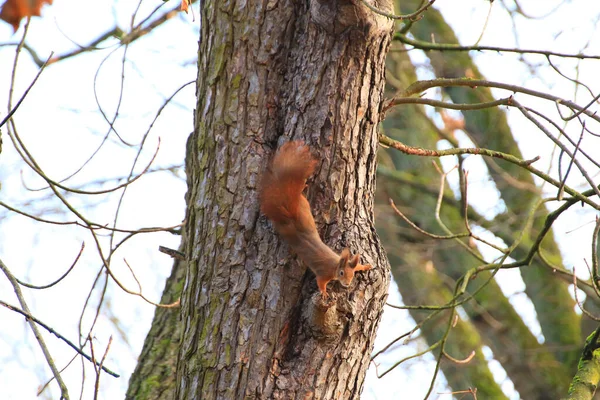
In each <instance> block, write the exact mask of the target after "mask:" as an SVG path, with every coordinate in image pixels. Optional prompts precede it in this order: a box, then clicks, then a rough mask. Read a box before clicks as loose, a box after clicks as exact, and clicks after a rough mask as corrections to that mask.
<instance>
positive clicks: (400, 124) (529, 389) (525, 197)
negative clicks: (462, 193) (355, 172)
mask: <svg viewBox="0 0 600 400" xmlns="http://www.w3.org/2000/svg"><path fill="white" fill-rule="evenodd" d="M420 4H421V3H420V2H419V1H412V2H411V1H409V2H402V3H401V5H402V7H403V12H404V13H406V12H410V11H411V10H414V9H416V8H418V6H419V5H420ZM409 32H410V33H411V34H413V35H414V36H415V37H416V38H418V39H420V40H423V41H431V40H432V39H431V38H432V37H434V38H435V40H434V41H435V42H437V43H456V42H457V41H456V37H455V36H454V33H453V32H452V30H451V29H450V27H449V26H448V25H447V24H446V23H445V21H444V20H443V19H442V17H441V15H440V14H439V13H438V12H437V11H436V10H429V11H428V12H427V13H426V14H425V17H424V18H423V20H421V21H418V22H415V23H414V24H412V25H411V26H410V30H409ZM426 55H427V56H428V57H429V58H430V60H431V65H432V67H433V70H434V72H435V74H436V75H437V76H438V77H444V78H446V77H462V76H465V75H466V74H467V71H469V73H474V74H475V75H476V76H480V74H479V72H478V71H477V69H476V67H475V66H474V65H473V63H472V61H471V59H470V58H469V56H468V53H461V52H458V53H452V52H443V53H442V52H427V53H426ZM388 68H389V69H390V72H391V73H388V83H390V84H391V85H392V86H394V89H396V90H402V89H404V88H406V86H407V85H409V84H410V83H412V82H414V81H415V80H417V78H416V76H415V74H414V72H413V66H412V64H411V62H410V60H409V59H408V57H406V56H405V54H403V52H402V50H400V51H398V52H396V51H394V52H392V53H391V54H390V57H388ZM446 91H447V93H448V95H449V96H450V98H451V99H452V100H453V101H454V102H456V103H475V102H484V101H490V100H492V96H491V93H490V92H489V91H485V90H483V91H482V90H478V91H473V90H471V89H462V88H448V89H446ZM482 92H483V93H487V97H485V98H481V93H482ZM476 96H477V97H476ZM463 114H464V116H465V122H466V131H467V132H468V133H469V134H470V135H471V136H472V137H473V138H474V140H475V142H476V145H480V146H482V147H486V148H491V149H495V150H499V151H503V152H506V153H510V154H514V155H516V156H517V157H519V156H520V151H519V149H518V147H517V145H516V142H515V141H514V138H513V137H512V134H511V132H510V129H509V127H508V125H507V123H506V117H505V115H504V113H503V112H502V111H501V110H499V109H488V110H484V111H469V112H464V113H463ZM384 127H385V133H386V134H387V135H388V136H391V137H393V138H396V139H398V140H400V141H402V142H403V143H406V144H408V145H412V146H418V147H423V148H428V149H435V148H436V143H437V141H438V140H441V139H444V138H446V139H449V140H450V141H451V142H454V140H453V138H452V136H451V133H450V135H449V134H448V133H445V134H442V132H440V131H439V130H438V129H437V128H436V127H435V124H434V122H433V121H430V120H429V118H428V117H427V115H426V114H425V111H424V110H423V109H422V108H421V107H419V106H410V105H403V106H399V107H396V109H395V110H394V111H393V112H391V113H390V114H389V115H388V116H387V118H386V121H385V123H384ZM490 129H491V130H490ZM387 153H389V155H388V154H387ZM381 156H382V159H381V161H382V165H385V166H387V168H386V167H382V168H381V169H380V178H379V179H380V186H379V187H378V191H379V192H380V194H379V195H378V198H380V199H381V205H378V208H377V209H378V210H379V211H378V214H377V215H378V218H377V221H378V225H377V226H378V228H377V229H378V232H380V234H381V235H382V238H383V239H384V244H385V246H386V249H387V250H388V254H389V256H390V259H391V260H392V261H394V262H393V264H392V265H393V269H392V272H393V274H394V279H395V281H396V282H397V284H398V286H399V288H400V291H401V293H402V296H403V299H404V301H405V302H406V303H407V304H410V305H421V304H425V305H436V304H437V305H442V304H445V301H444V300H443V299H444V298H446V301H447V299H449V298H450V294H451V290H452V288H453V285H454V284H455V280H456V279H459V278H460V277H461V276H462V275H463V274H464V273H465V272H466V271H468V270H469V269H472V268H474V267H476V266H478V265H479V264H480V262H478V261H477V260H476V259H475V258H474V257H472V256H470V255H469V254H468V252H467V251H465V250H464V249H462V248H461V247H460V246H457V245H456V242H451V241H445V242H441V241H439V240H433V239H431V238H427V237H425V236H424V235H422V234H420V233H418V232H416V231H414V230H413V229H412V228H405V229H401V230H399V229H400V228H398V227H393V226H394V225H401V226H406V225H405V224H404V222H401V219H400V218H399V217H396V218H395V220H396V222H392V221H394V216H393V215H392V214H393V213H392V212H391V210H390V209H389V208H387V209H386V206H387V197H391V198H392V199H394V200H395V201H396V203H397V205H398V206H399V207H400V208H401V209H402V210H403V212H404V213H405V215H407V216H408V217H409V218H410V219H411V220H412V221H413V222H415V223H416V224H417V225H418V226H419V227H421V228H423V229H425V230H427V231H430V232H433V233H436V234H442V235H443V234H444V232H443V231H441V230H440V229H439V224H438V223H437V221H436V220H435V218H434V217H435V216H434V210H435V203H436V199H437V195H438V186H439V180H440V179H441V176H440V175H439V174H438V173H437V172H436V171H435V169H433V168H432V167H431V159H429V160H428V159H423V158H417V157H406V156H404V155H399V154H398V153H397V152H395V151H393V150H392V151H389V152H386V153H385V154H384V153H382V154H381ZM486 161H489V160H486ZM493 167H495V168H490V174H491V176H492V178H493V179H494V181H495V182H496V184H497V187H498V189H499V190H500V192H501V195H502V198H503V200H504V201H505V203H506V205H507V208H508V209H509V210H508V211H507V212H505V213H504V214H501V215H499V216H498V217H497V219H496V221H495V222H493V223H490V222H489V221H486V220H485V219H483V218H481V217H479V216H477V214H476V213H475V212H474V211H472V210H470V209H469V218H470V221H471V222H472V223H474V224H479V225H481V226H483V227H485V228H486V229H489V230H490V231H492V232H494V233H495V234H496V235H497V236H498V237H500V238H501V239H503V240H504V241H505V242H506V243H509V244H510V243H511V242H512V240H514V237H515V235H516V232H518V231H519V228H520V227H521V226H520V225H521V224H522V221H523V219H524V217H525V215H526V214H527V213H528V212H529V208H530V207H531V205H532V204H533V203H534V202H535V201H537V200H538V199H539V193H538V191H537V190H533V191H526V192H525V193H523V190H522V188H515V187H514V186H512V185H510V184H507V182H506V179H505V177H506V175H510V176H511V177H513V178H516V179H518V180H519V181H522V182H525V183H526V184H527V185H528V186H529V187H532V188H534V187H535V186H534V184H533V179H532V178H531V176H530V175H529V173H528V172H527V171H524V170H522V169H520V168H517V167H515V166H513V165H508V163H504V164H502V165H501V166H499V167H500V168H502V169H503V172H502V171H500V170H499V168H497V166H496V165H494V166H493ZM460 203H461V201H460V199H459V200H458V201H457V200H454V199H453V195H452V193H451V192H450V191H449V190H447V192H446V193H445V200H444V206H443V207H442V209H441V212H440V217H441V219H442V220H443V221H444V223H445V224H446V225H447V226H448V227H449V228H450V229H451V230H452V231H453V232H464V231H465V228H464V216H463V215H462V214H463V206H462V205H461V204H460ZM546 216H547V213H543V212H541V213H540V212H538V214H536V218H535V221H534V225H533V230H532V232H529V233H528V235H527V238H526V240H524V242H523V243H522V244H521V245H520V246H519V247H518V248H517V250H516V251H515V252H513V254H514V255H515V258H517V259H518V258H520V257H523V256H524V255H525V254H526V252H527V251H528V249H529V246H530V245H531V240H532V239H530V238H534V237H535V235H536V234H537V232H538V231H539V230H540V229H541V227H542V226H543V223H544V220H545V217H546ZM551 239H552V237H551V236H550V237H549V238H547V239H546V240H545V241H544V246H543V249H544V251H545V254H546V255H547V256H548V257H549V258H550V259H552V261H553V262H554V263H555V265H561V261H560V253H559V252H558V249H557V247H556V244H555V243H554V242H553V241H552V240H551ZM399 243H401V245H400V244H399ZM522 270H523V271H522V275H523V279H524V281H525V283H526V285H527V291H526V292H527V294H528V295H529V296H530V298H532V300H533V303H534V305H535V306H536V310H538V317H539V319H540V323H541V325H542V329H543V331H544V335H545V337H546V343H545V344H544V345H541V344H540V343H539V342H538V341H537V339H536V338H535V337H534V336H533V335H532V334H531V332H530V330H529V329H528V328H527V326H526V325H525V324H524V322H523V321H522V319H521V318H520V317H519V315H518V314H517V313H516V312H515V310H514V309H513V307H512V305H511V304H510V303H509V302H508V299H506V297H505V296H504V295H503V293H502V292H501V291H500V288H499V287H498V286H497V284H496V283H495V281H494V280H492V281H490V282H489V284H488V285H487V286H486V288H485V289H484V290H482V291H480V292H478V293H477V295H476V296H475V301H471V302H469V303H467V304H465V305H464V309H465V311H467V313H468V315H469V321H459V325H460V324H468V325H472V327H474V328H475V330H473V329H472V328H460V326H457V327H456V328H454V329H457V330H459V331H460V332H461V333H462V334H461V335H455V336H450V337H449V339H448V343H447V348H448V349H450V348H454V349H458V350H457V351H458V352H459V353H460V352H462V354H452V356H454V357H456V358H459V359H460V358H464V357H466V356H467V355H468V351H467V349H468V347H469V346H470V347H471V350H473V351H475V352H476V353H475V357H474V358H473V360H471V362H470V363H469V364H471V365H469V364H467V365H464V364H461V365H458V364H456V363H452V362H447V360H445V361H444V362H443V363H442V364H441V367H442V370H443V371H444V374H445V375H446V378H447V379H448V382H449V385H450V386H451V387H452V388H453V389H454V390H464V389H466V388H468V387H477V388H478V389H479V390H480V391H481V389H483V388H485V390H495V385H492V386H490V385H489V379H488V374H489V371H486V368H485V366H484V365H482V361H481V356H480V353H479V347H480V346H481V345H482V344H485V345H487V346H489V347H490V348H491V349H492V351H493V353H494V357H495V358H496V359H497V360H498V361H500V362H501V364H502V365H503V367H504V368H505V370H506V371H507V373H508V377H509V379H511V380H512V382H513V383H514V385H515V389H516V390H517V391H519V393H520V395H521V397H522V398H528V399H529V398H532V399H534V398H535V399H554V398H559V397H561V396H563V395H564V394H565V393H566V390H567V388H568V384H569V381H570V378H571V376H572V374H573V372H574V370H573V367H574V366H575V362H576V360H577V355H578V349H579V347H578V346H579V344H580V343H581V341H580V340H581V339H580V337H581V336H580V335H581V334H580V327H579V317H578V316H577V315H576V313H575V312H574V307H573V306H574V302H573V300H572V298H571V296H570V295H569V293H568V291H567V287H568V284H567V283H565V282H564V281H562V280H560V279H557V278H556V276H554V275H553V274H551V273H549V271H550V270H549V269H548V268H546V267H544V266H543V264H542V263H541V262H540V261H539V260H534V262H533V263H532V265H530V266H528V267H525V268H523V269H522ZM437 274H442V277H441V279H440V277H438V276H437ZM490 276H491V275H490V274H489V273H484V274H481V273H480V274H478V276H477V280H476V281H473V282H472V283H471V284H470V288H472V289H474V288H477V287H479V285H480V284H481V283H483V282H485V281H487V280H488V279H489V278H490ZM436 282H437V283H436ZM442 282H446V284H448V286H447V289H443V288H441V287H440V285H441V284H442ZM444 290H446V291H447V294H446V295H444V294H443V292H444ZM411 314H412V316H413V318H415V320H416V321H417V322H420V321H422V320H423V318H425V317H426V316H427V315H428V313H426V312H423V311H416V310H411ZM442 315H443V314H442ZM446 324H447V321H446V320H445V319H444V318H443V317H442V319H440V317H438V319H437V322H429V323H427V324H426V325H425V326H424V327H422V333H423V336H424V338H425V339H426V340H427V342H428V343H429V344H430V345H431V344H433V343H435V342H436V341H438V340H440V338H441V337H442V334H443V330H444V329H445V325H446ZM454 329H453V330H454ZM546 332H548V333H546ZM467 336H468V337H467ZM481 339H483V342H481V341H480V340H481ZM435 353H436V352H434V354H435ZM480 393H481V392H480ZM492 393H493V392H489V393H486V395H485V396H484V397H490V398H491V397H493V398H499V395H497V394H492Z"/></svg>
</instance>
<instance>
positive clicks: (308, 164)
mask: <svg viewBox="0 0 600 400" xmlns="http://www.w3.org/2000/svg"><path fill="white" fill-rule="evenodd" d="M316 165H317V160H316V159H315V158H313V156H312V155H311V153H310V149H309V148H308V146H306V145H304V143H303V142H299V141H293V142H287V143H285V144H284V145H283V146H281V148H280V149H279V150H277V153H276V154H275V157H273V160H272V161H271V164H270V165H269V167H268V168H267V170H266V171H265V173H264V175H263V178H262V181H261V184H260V192H259V196H260V211H261V212H262V213H263V214H265V215H266V216H267V217H268V218H269V219H270V220H271V221H272V223H273V226H274V227H275V230H276V231H277V232H278V233H279V234H280V235H281V236H283V238H284V239H285V241H286V242H287V243H288V244H289V246H290V247H291V249H292V250H293V251H294V252H295V253H296V254H297V255H298V257H300V259H301V260H302V261H303V262H304V263H305V264H306V265H307V266H308V267H309V268H310V269H311V271H312V272H313V273H314V274H315V276H316V277H317V286H318V287H319V290H320V291H321V294H322V296H323V297H324V298H326V297H328V295H327V283H328V282H329V281H335V280H337V281H340V283H341V284H342V285H343V286H344V287H348V286H349V285H350V283H352V279H353V278H354V273H355V272H357V271H366V270H369V269H371V268H372V267H371V266H370V265H362V264H360V263H359V259H360V254H355V255H353V256H350V251H349V250H348V249H344V250H342V253H341V254H337V253H336V252H334V251H333V250H332V249H330V248H329V247H328V246H327V245H326V244H325V243H323V241H322V240H321V237H320V236H319V232H317V227H316V225H315V220H314V218H313V215H312V213H311V211H310V204H309V203H308V200H307V199H306V197H304V195H303V194H302V191H303V190H304V188H305V187H306V180H307V179H308V177H310V176H311V175H312V174H313V172H314V170H315V167H316Z"/></svg>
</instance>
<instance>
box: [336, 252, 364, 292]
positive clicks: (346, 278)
mask: <svg viewBox="0 0 600 400" xmlns="http://www.w3.org/2000/svg"><path fill="white" fill-rule="evenodd" d="M359 261H360V254H355V255H353V256H350V250H348V249H347V248H346V249H344V250H342V253H341V254H340V261H339V263H338V267H337V270H336V276H335V279H337V280H338V281H340V283H341V284H342V286H344V287H348V286H350V284H351V283H352V279H354V273H355V272H357V271H367V270H370V269H371V268H373V267H371V266H370V265H369V264H367V265H363V264H360V263H359Z"/></svg>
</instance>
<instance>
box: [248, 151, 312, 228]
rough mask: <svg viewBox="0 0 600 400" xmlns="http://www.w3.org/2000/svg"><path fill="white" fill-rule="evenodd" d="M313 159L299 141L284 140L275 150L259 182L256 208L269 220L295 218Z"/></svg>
mask: <svg viewBox="0 0 600 400" xmlns="http://www.w3.org/2000/svg"><path fill="white" fill-rule="evenodd" d="M316 165H317V160H316V159H315V158H314V157H313V156H312V154H311V153H310V148H309V147H308V146H306V145H305V144H304V143H303V142H300V141H293V142H287V143H285V144H284V145H283V146H281V147H280V148H279V150H277V153H276V154H275V157H273V160H272V161H271V164H270V165H269V167H268V168H267V170H266V171H265V173H264V175H263V178H262V181H261V184H260V210H261V211H262V213H263V214H265V215H266V216H267V217H268V218H269V219H270V220H271V221H273V222H279V223H284V222H286V221H289V220H297V219H298V213H299V206H300V201H301V197H302V191H304V187H305V186H306V179H308V177H309V176H311V175H312V173H313V172H314V170H315V167H316Z"/></svg>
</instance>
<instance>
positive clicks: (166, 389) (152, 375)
mask: <svg viewBox="0 0 600 400" xmlns="http://www.w3.org/2000/svg"><path fill="white" fill-rule="evenodd" d="M184 277H185V263H183V262H180V261H175V263H174V265H173V269H172V271H171V276H170V277H169V279H167V282H166V283H165V289H164V291H163V295H162V299H161V303H162V304H171V303H173V302H175V301H177V300H178V299H179V297H180V296H181V289H182V286H183V279H184ZM179 311H180V310H179V308H157V309H156V311H155V312H154V319H153V320H152V327H151V328H150V332H148V335H147V336H146V340H145V341H144V347H143V348H142V353H141V354H140V356H139V358H138V363H137V365H136V368H135V371H134V372H133V374H132V375H131V378H130V379H129V387H128V388H127V394H126V396H125V398H126V399H128V400H129V399H131V400H134V399H135V400H159V399H161V400H162V399H173V398H174V397H173V396H174V394H175V371H176V366H177V351H178V349H179V341H180V339H181V327H182V324H181V322H180V320H179Z"/></svg>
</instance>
